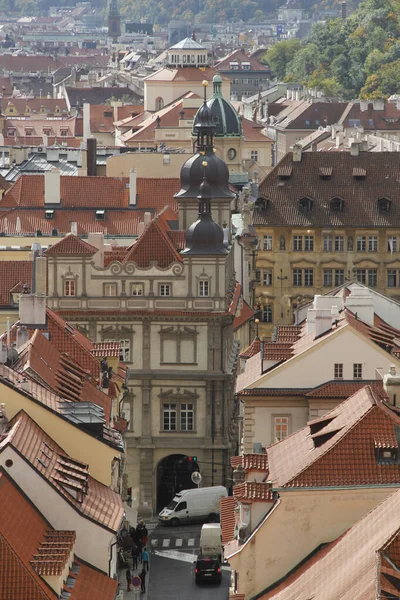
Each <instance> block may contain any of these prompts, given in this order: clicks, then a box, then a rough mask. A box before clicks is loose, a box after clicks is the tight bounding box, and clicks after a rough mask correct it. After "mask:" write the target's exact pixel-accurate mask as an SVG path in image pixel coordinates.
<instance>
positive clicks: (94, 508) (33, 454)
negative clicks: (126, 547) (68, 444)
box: [0, 411, 124, 535]
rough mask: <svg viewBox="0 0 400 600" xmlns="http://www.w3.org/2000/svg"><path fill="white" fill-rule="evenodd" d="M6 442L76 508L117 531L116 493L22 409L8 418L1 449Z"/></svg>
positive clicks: (118, 503)
mask: <svg viewBox="0 0 400 600" xmlns="http://www.w3.org/2000/svg"><path fill="white" fill-rule="evenodd" d="M8 444H10V445H11V446H13V447H14V448H15V449H16V450H18V452H19V453H20V454H21V455H22V456H23V457H24V458H25V460H26V461H28V462H29V463H30V465H31V467H32V468H33V469H35V470H36V471H38V472H39V473H40V474H41V476H42V477H43V478H44V479H45V480H47V481H48V483H49V484H50V485H51V486H52V487H53V488H55V489H56V490H57V492H58V493H59V494H60V495H61V496H62V497H63V498H64V499H66V500H67V501H68V502H69V503H70V504H72V505H73V506H74V507H75V510H77V511H78V512H80V513H81V514H82V515H83V516H84V517H87V518H89V519H91V520H92V521H94V522H96V523H97V524H98V525H100V526H102V527H105V528H106V529H108V530H111V531H115V532H117V531H118V529H119V527H120V525H121V521H122V519H123V516H124V507H123V504H122V500H121V497H120V496H119V494H117V493H116V492H113V491H112V490H111V489H110V488H108V487H107V486H105V485H103V484H102V483H100V482H99V481H97V480H96V479H94V478H93V477H91V476H90V475H89V468H88V465H86V464H84V463H81V462H80V461H77V460H75V459H73V458H70V457H69V456H68V455H67V454H66V453H65V452H64V450H63V449H62V448H61V447H60V446H58V444H57V443H56V442H55V441H54V440H53V439H52V438H51V437H49V436H48V435H47V434H46V433H45V432H44V431H43V429H41V428H40V427H39V425H37V424H36V423H35V422H34V421H33V420H32V419H31V418H30V417H29V416H28V415H27V414H26V413H24V412H23V411H21V412H19V413H18V414H17V415H16V416H15V417H14V418H13V419H11V421H10V424H9V431H8V435H7V437H4V438H3V440H2V442H0V451H1V450H2V449H4V448H5V447H6V446H7V445H8ZM39 458H40V460H38V459H39ZM71 490H72V493H71ZM74 494H76V499H75V497H74ZM79 533H80V532H78V535H79Z"/></svg>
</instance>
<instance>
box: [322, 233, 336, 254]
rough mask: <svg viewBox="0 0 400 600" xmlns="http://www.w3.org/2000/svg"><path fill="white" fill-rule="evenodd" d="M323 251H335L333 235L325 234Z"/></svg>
mask: <svg viewBox="0 0 400 600" xmlns="http://www.w3.org/2000/svg"><path fill="white" fill-rule="evenodd" d="M322 248H323V252H332V251H333V238H332V236H331V235H324V236H323V239H322Z"/></svg>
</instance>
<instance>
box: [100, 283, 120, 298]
mask: <svg viewBox="0 0 400 600" xmlns="http://www.w3.org/2000/svg"><path fill="white" fill-rule="evenodd" d="M107 289H109V290H111V289H114V292H115V293H114V294H107V293H106V291H107ZM103 296H104V297H105V298H116V297H117V296H118V283H117V282H116V281H110V282H104V283H103Z"/></svg>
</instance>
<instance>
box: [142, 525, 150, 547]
mask: <svg viewBox="0 0 400 600" xmlns="http://www.w3.org/2000/svg"><path fill="white" fill-rule="evenodd" d="M141 533H142V543H143V546H147V537H148V535H149V532H148V531H147V527H146V525H145V523H144V521H143V526H142V529H141Z"/></svg>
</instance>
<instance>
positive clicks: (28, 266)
mask: <svg viewBox="0 0 400 600" xmlns="http://www.w3.org/2000/svg"><path fill="white" fill-rule="evenodd" d="M25 283H26V284H27V285H28V287H29V288H30V287H31V285H32V261H31V260H20V261H16V260H2V261H0V306H4V307H6V306H7V307H9V306H11V290H12V289H14V290H16V289H17V288H16V286H18V285H21V284H22V285H24V284H25ZM18 289H19V288H18ZM21 291H22V290H21Z"/></svg>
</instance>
